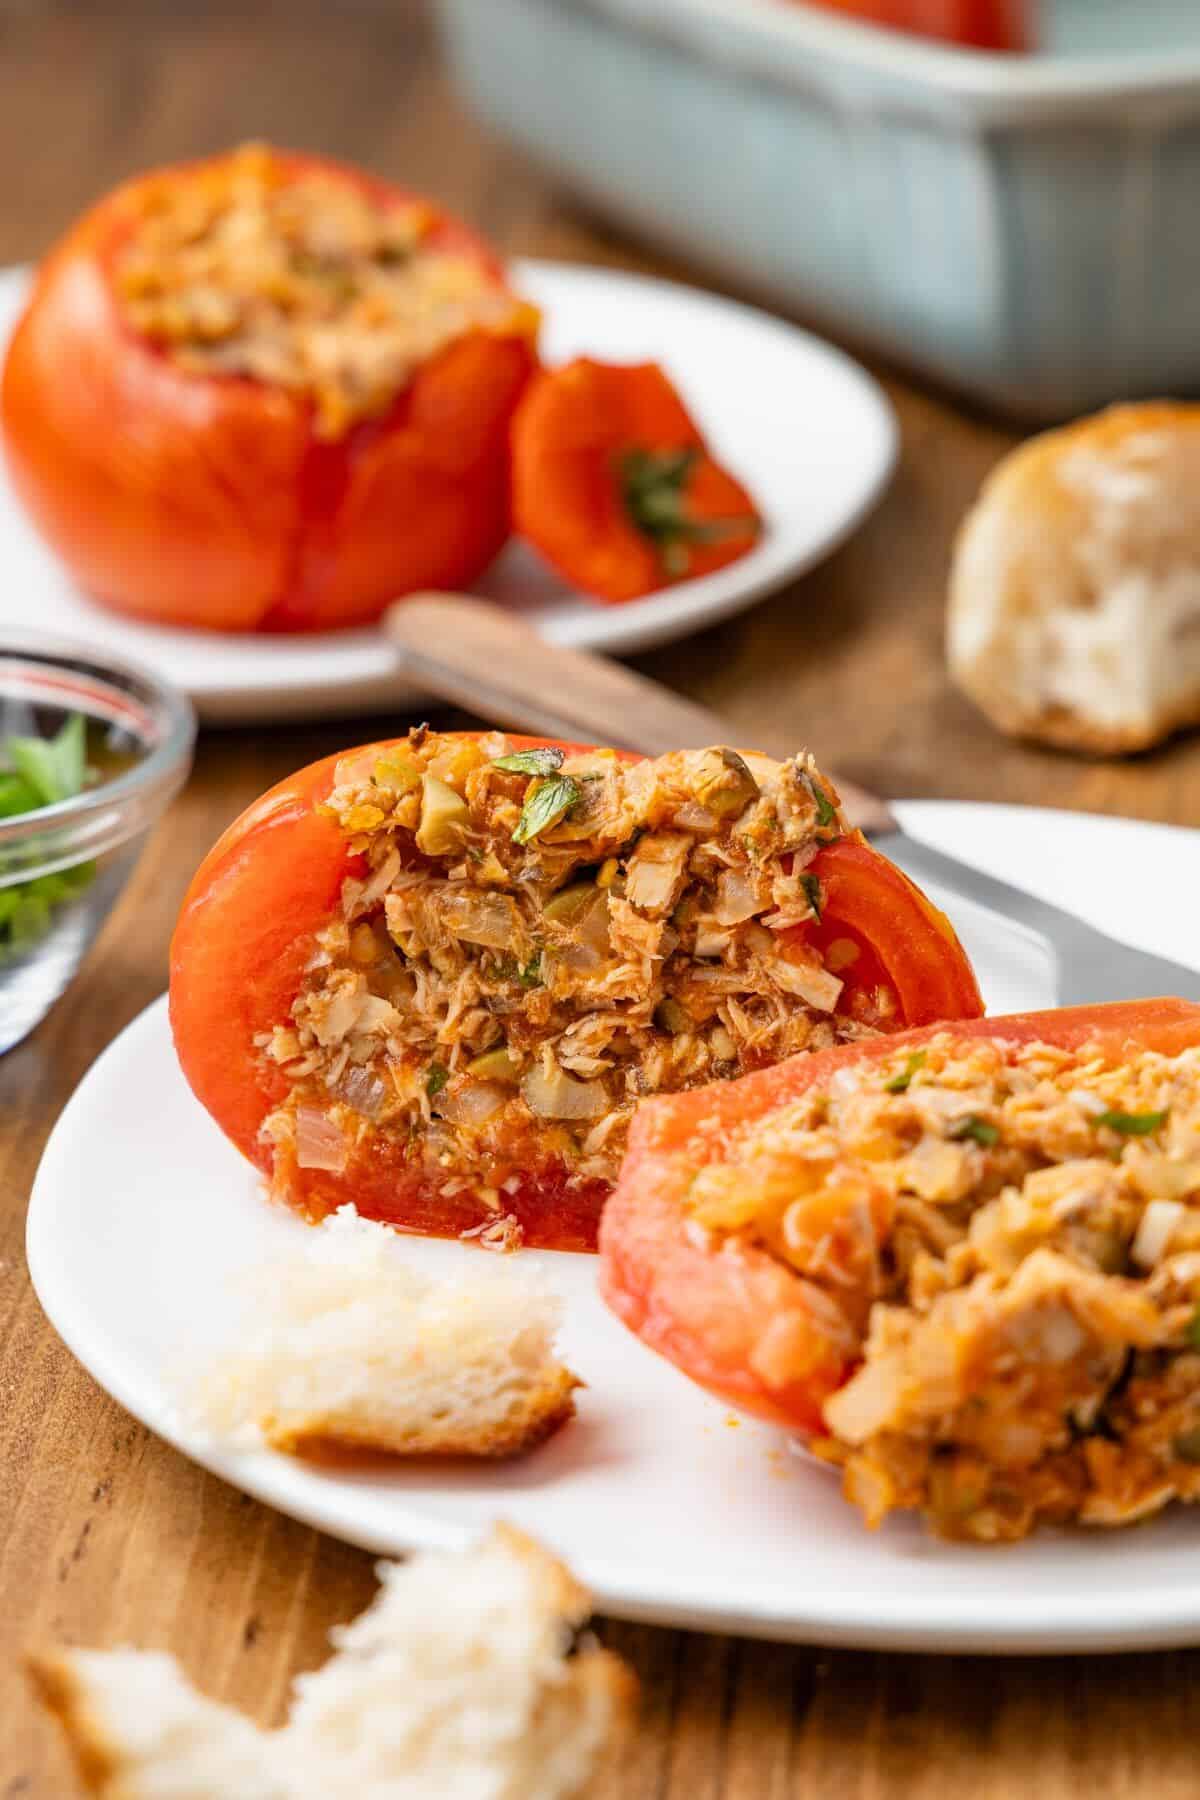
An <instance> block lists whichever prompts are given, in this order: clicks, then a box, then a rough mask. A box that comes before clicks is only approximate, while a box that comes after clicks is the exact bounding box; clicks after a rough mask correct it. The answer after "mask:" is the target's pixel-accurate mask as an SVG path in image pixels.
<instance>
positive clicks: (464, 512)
mask: <svg viewBox="0 0 1200 1800" xmlns="http://www.w3.org/2000/svg"><path fill="white" fill-rule="evenodd" d="M286 160H287V161H288V162H289V163H290V164H291V165H292V166H294V167H296V168H297V169H301V168H323V169H326V170H329V171H331V172H333V173H335V174H338V175H340V176H342V177H344V178H345V179H347V180H352V181H354V182H355V183H357V184H358V185H361V186H364V187H366V188H367V189H369V190H370V191H371V192H372V193H375V194H378V195H380V196H382V197H383V198H388V197H391V198H394V199H395V200H397V201H400V200H403V199H406V198H409V196H406V195H405V194H404V193H403V192H402V190H399V189H396V188H391V187H389V186H388V185H387V184H386V183H383V182H379V181H377V180H375V179H374V178H373V177H370V176H367V175H365V174H363V173H362V172H360V171H356V170H352V169H347V168H346V167H345V166H344V165H341V164H336V163H330V162H327V161H325V160H324V159H321V158H315V157H295V156H293V157H288V158H286ZM198 166H200V165H189V166H188V169H187V170H176V171H156V172H154V173H153V174H151V175H148V176H144V177H141V178H139V179H138V180H136V181H134V182H131V183H129V184H127V185H126V186H124V187H122V188H119V189H117V190H115V191H114V192H113V193H112V194H110V195H109V196H108V197H107V198H106V199H104V200H102V201H100V202H99V204H98V205H97V206H95V207H94V208H93V209H92V210H91V211H90V212H89V213H87V214H85V215H84V217H83V218H82V219H80V220H79V221H78V222H77V224H76V225H75V226H74V227H73V228H72V229H71V231H70V232H68V234H67V236H66V237H65V238H64V239H63V240H62V242H61V243H60V244H59V245H58V247H57V248H56V249H55V250H53V251H52V252H51V254H50V256H49V257H48V258H47V259H46V261H45V262H44V264H43V265H42V268H41V270H40V272H39V275H38V278H37V281H36V283H35V286H34V290H33V294H32V296H31V299H30V301H29V304H28V306H27V307H26V309H25V312H24V314H23V315H22V318H21V320H20V322H19V324H18V326H17V330H16V332H15V334H14V337H13V341H12V344H11V347H10V350H9V354H8V358H7V360H6V363H5V367H4V374H3V379H2V381H0V428H2V430H3V436H4V444H5V450H6V453H7V460H8V464H9V467H10V470H11V474H12V479H13V483H14V486H15V487H16V490H17V492H18V494H19V495H20V498H21V500H22V502H23V504H24V505H25V507H26V508H27V510H28V511H29V513H30V516H31V517H32V518H33V520H34V522H35V524H36V525H37V526H38V528H39V530H40V531H41V533H42V535H43V536H44V537H45V539H46V540H47V542H48V543H49V544H50V545H51V547H52V548H53V549H55V550H56V551H57V553H58V554H59V556H60V557H61V558H62V560H63V562H64V563H65V564H66V566H67V567H68V569H69V570H70V571H71V573H72V574H73V575H74V577H75V579H76V580H77V581H78V582H79V583H80V585H81V586H82V587H83V588H84V589H85V590H86V591H87V592H88V593H90V594H91V595H93V596H94V598H96V599H97V600H99V601H101V602H102V603H104V604H105V605H107V606H110V607H112V608H114V609H116V610H117V611H120V612H124V613H128V614H130V615H132V616H134V617H138V618H144V619H151V620H157V621H160V622H162V623H166V624H174V625H187V626H193V627H198V628H204V629H209V630H220V631H251V630H258V629H274V630H324V629H328V628H330V627H334V626H342V625H352V624H357V623H361V622H363V621H364V620H366V619H369V618H372V617H375V616H377V615H378V613H379V612H380V611H382V609H383V608H384V607H385V606H386V605H387V604H388V603H389V602H390V601H391V600H393V599H395V598H396V596H397V595H399V594H403V593H406V592H412V591H414V590H415V589H418V588H421V587H428V586H460V585H463V584H465V583H468V582H470V581H472V580H473V579H474V578H475V577H476V576H477V575H478V574H479V573H480V572H481V571H482V570H483V569H484V568H485V567H486V566H487V564H488V563H489V562H490V561H491V560H492V558H493V557H494V556H495V554H496V552H497V551H498V550H499V549H500V548H501V546H502V545H503V543H504V541H505V539H506V537H507V535H508V531H509V499H508V490H509V449H508V428H509V421H510V418H511V415H512V412H513V410H514V408H515V406H516V403H517V400H518V398H519V396H520V394H521V392H522V390H523V388H524V386H525V384H526V382H527V380H528V378H529V375H530V374H531V372H532V370H533V367H534V364H535V353H534V347H533V330H534V323H533V315H532V313H530V314H529V316H528V319H527V320H526V319H524V318H523V320H522V323H521V325H520V328H518V329H515V330H514V332H513V333H512V334H511V335H499V334H496V335H493V334H491V333H484V332H473V333H471V334H469V335H468V336H467V337H466V338H464V339H461V340H459V341H458V342H456V343H455V344H452V345H450V346H449V347H448V348H447V349H446V350H444V351H442V352H441V353H440V354H439V355H438V356H435V357H434V358H432V359H431V360H430V361H429V362H428V363H426V364H425V365H424V366H423V367H422V368H421V369H419V370H418V371H417V374H416V375H415V377H414V378H413V380H412V382H411V383H410V384H409V387H408V388H407V389H406V390H405V391H404V392H403V393H402V394H401V395H399V396H398V398H397V400H396V402H395V404H394V405H393V407H392V409H391V411H390V413H389V414H388V415H387V416H386V417H385V418H384V419H382V420H371V421H367V422H365V423H363V424H360V425H358V426H356V427H355V428H354V429H353V430H351V431H350V432H349V433H348V434H347V436H346V437H345V438H343V439H339V440H337V441H335V442H333V443H329V442H324V441H321V440H318V439H316V438H315V437H314V435H313V432H312V427H311V409H310V407H309V405H308V403H307V401H305V400H304V399H303V398H302V397H300V396H296V395H293V394H289V393H285V392H284V391H282V390H280V389H276V388H271V387H268V386H264V385H262V384H260V383H257V382H254V381H250V380H248V379H245V378H242V377H238V376H227V377H226V376H222V377H219V378H218V377H206V376H197V375H193V374H189V373H187V372H185V371H183V370H181V369H179V368H178V367H176V366H175V365H174V364H173V363H172V362H171V361H170V359H169V358H168V357H166V356H165V355H163V354H162V353H161V352H160V351H159V350H157V349H156V348H155V347H154V346H153V345H151V344H149V343H147V342H146V341H145V340H143V339H141V338H139V337H138V336H137V335H136V334H135V333H134V332H132V331H131V330H130V329H129V328H128V327H127V326H126V325H125V323H124V322H123V320H122V318H121V316H120V312H119V308H118V304H117V301H116V297H115V295H114V292H113V288H112V285H111V282H110V279H109V269H110V267H111V263H112V260H113V257H114V256H115V254H116V252H117V249H118V248H119V246H120V244H121V242H122V240H123V237H124V235H125V234H126V233H127V231H128V230H129V229H130V221H131V219H132V216H133V212H132V209H133V207H134V206H135V205H136V202H137V199H138V196H139V194H140V193H141V192H142V191H143V190H144V189H145V188H146V187H147V186H148V185H150V184H153V183H161V182H162V181H164V180H167V179H170V177H171V175H172V174H181V173H185V172H190V171H191V170H192V169H194V168H196V167H198ZM431 238H432V241H434V242H436V243H439V244H443V245H445V246H447V247H450V248H454V249H457V250H459V251H461V252H463V253H464V254H468V255H471V256H473V257H475V258H476V259H477V260H478V261H479V263H480V264H481V266H482V267H483V268H484V269H485V270H487V271H488V273H489V274H490V275H491V276H492V277H493V278H494V279H496V280H497V282H499V281H500V279H501V277H500V272H499V267H498V265H497V263H496V261H495V258H494V257H493V256H492V254H491V252H490V251H489V250H488V249H487V248H486V246H484V245H483V244H482V243H481V242H480V241H479V240H478V239H476V238H475V237H474V236H473V235H472V234H471V233H470V232H469V231H468V230H467V229H466V227H465V226H462V225H460V224H459V223H458V222H457V221H455V220H453V219H450V218H448V217H446V216H445V215H438V216H437V219H436V222H435V225H434V227H433V229H432V233H431Z"/></svg>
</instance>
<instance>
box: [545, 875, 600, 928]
mask: <svg viewBox="0 0 1200 1800" xmlns="http://www.w3.org/2000/svg"><path fill="white" fill-rule="evenodd" d="M597 892H598V890H597V888H596V885H595V883H594V882H591V881H577V882H574V883H573V884H572V885H571V886H570V887H565V888H560V889H559V890H558V892H557V894H551V896H550V898H549V900H547V902H546V904H545V906H544V907H543V908H542V911H543V913H544V914H545V916H546V918H547V919H553V921H554V923H555V924H556V925H576V924H578V922H579V920H580V919H581V918H582V917H583V915H584V913H585V912H587V910H588V908H589V907H590V906H591V905H592V904H593V902H594V901H595V899H596V895H597Z"/></svg>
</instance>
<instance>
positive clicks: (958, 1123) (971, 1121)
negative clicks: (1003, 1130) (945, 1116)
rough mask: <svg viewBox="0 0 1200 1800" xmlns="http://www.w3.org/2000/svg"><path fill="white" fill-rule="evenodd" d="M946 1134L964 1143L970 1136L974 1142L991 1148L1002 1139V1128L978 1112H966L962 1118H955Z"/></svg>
mask: <svg viewBox="0 0 1200 1800" xmlns="http://www.w3.org/2000/svg"><path fill="white" fill-rule="evenodd" d="M946 1136H947V1137H948V1138H952V1139H953V1141H954V1142H955V1143H962V1142H963V1140H964V1139H965V1138H970V1140H971V1141H972V1143H975V1144H979V1145H981V1146H982V1147H983V1149H985V1150H990V1149H991V1147H992V1145H993V1144H998V1143H999V1141H1000V1129H999V1127H998V1126H996V1125H993V1124H992V1123H991V1121H990V1120H988V1119H981V1118H980V1117H979V1115H978V1114H977V1113H964V1114H963V1116H962V1118H961V1119H954V1120H952V1121H951V1123H950V1124H949V1125H948V1126H947V1127H946Z"/></svg>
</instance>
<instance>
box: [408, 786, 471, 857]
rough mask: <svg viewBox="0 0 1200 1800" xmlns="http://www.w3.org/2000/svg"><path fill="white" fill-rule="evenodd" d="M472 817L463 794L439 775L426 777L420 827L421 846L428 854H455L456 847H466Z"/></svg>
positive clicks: (417, 833)
mask: <svg viewBox="0 0 1200 1800" xmlns="http://www.w3.org/2000/svg"><path fill="white" fill-rule="evenodd" d="M470 817H471V814H470V811H469V809H468V807H467V803H466V801H465V800H464V799H463V797H462V795H461V794H456V793H455V791H454V789H453V788H452V787H448V786H447V784H446V783H445V782H444V781H440V780H439V779H438V777H437V776H436V775H425V776H423V777H422V780H421V819H420V823H419V824H418V826H417V831H416V841H417V849H418V850H420V851H422V852H423V853H424V854H425V855H426V856H453V855H454V853H455V851H457V850H461V849H462V843H463V836H464V834H465V832H466V829H467V825H468V823H469V821H470Z"/></svg>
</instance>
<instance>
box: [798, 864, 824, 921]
mask: <svg viewBox="0 0 1200 1800" xmlns="http://www.w3.org/2000/svg"><path fill="white" fill-rule="evenodd" d="M800 886H801V887H802V888H803V889H804V893H805V897H806V899H807V900H808V904H809V905H810V906H811V907H812V912H813V918H814V919H815V920H816V921H817V924H818V925H819V924H820V923H821V881H820V877H819V876H817V875H802V876H801V877H800Z"/></svg>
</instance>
